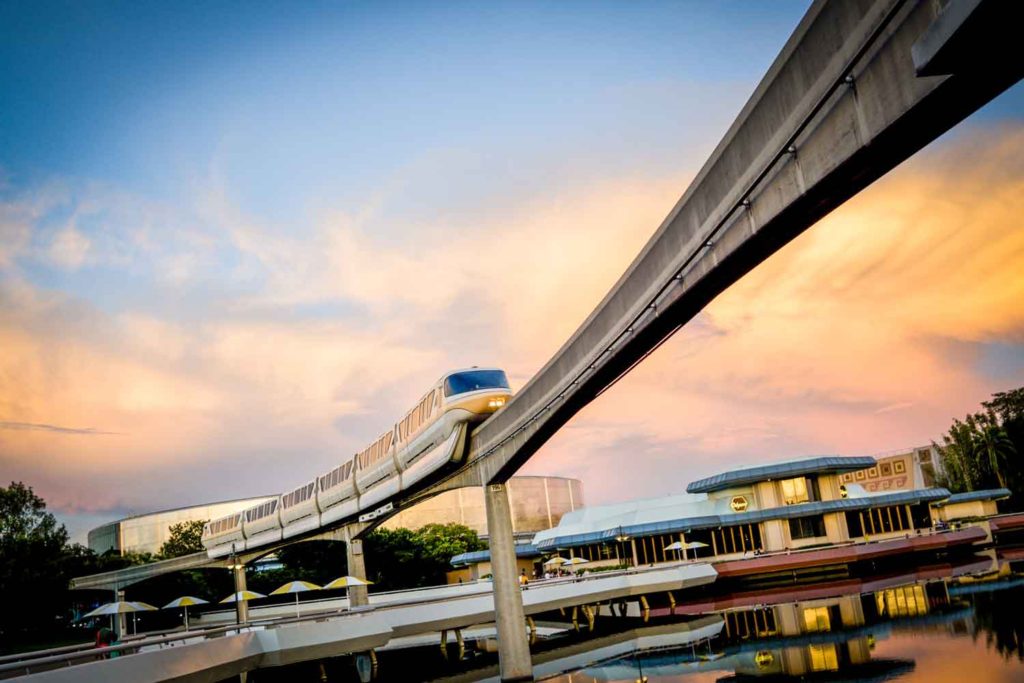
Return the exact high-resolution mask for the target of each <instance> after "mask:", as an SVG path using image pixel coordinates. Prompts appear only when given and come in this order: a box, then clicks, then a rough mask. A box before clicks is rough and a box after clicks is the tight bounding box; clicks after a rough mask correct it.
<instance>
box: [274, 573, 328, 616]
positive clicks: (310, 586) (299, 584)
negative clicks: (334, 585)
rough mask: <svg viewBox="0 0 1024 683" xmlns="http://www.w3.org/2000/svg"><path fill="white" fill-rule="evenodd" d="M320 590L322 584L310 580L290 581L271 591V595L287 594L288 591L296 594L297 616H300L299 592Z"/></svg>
mask: <svg viewBox="0 0 1024 683" xmlns="http://www.w3.org/2000/svg"><path fill="white" fill-rule="evenodd" d="M315 590H320V586H318V585H316V584H315V583H310V582H309V581H289V582H288V583H286V584H285V585H283V586H281V587H280V588H278V589H276V590H273V591H271V592H270V594H271V595H285V594H286V593H294V594H295V616H299V593H305V592H306V591H315Z"/></svg>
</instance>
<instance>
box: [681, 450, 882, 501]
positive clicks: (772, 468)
mask: <svg viewBox="0 0 1024 683" xmlns="http://www.w3.org/2000/svg"><path fill="white" fill-rule="evenodd" d="M876 464H877V463H876V461H875V459H874V458H872V457H871V456H857V457H852V458H851V457H845V456H838V455H825V456H821V457H818V458H807V459H804V460H796V461H793V462H777V463H774V464H771V465H758V466H756V467H745V468H743V469H739V470H732V471H730V472H723V473H722V474H716V475H715V476H713V477H708V478H707V479H698V480H697V481H694V482H690V485H689V486H687V487H686V492H687V493H709V492H711V491H721V490H722V489H727V488H732V487H733V486H743V485H745V484H755V483H757V482H759V481H767V480H770V479H788V478H789V477H798V476H800V475H802V474H814V473H816V472H854V471H856V470H863V469H867V468H868V467H874V466H875V465H876Z"/></svg>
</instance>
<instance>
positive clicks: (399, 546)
mask: <svg viewBox="0 0 1024 683" xmlns="http://www.w3.org/2000/svg"><path fill="white" fill-rule="evenodd" d="M363 547H364V550H365V552H366V558H367V560H366V562H367V574H369V575H370V576H369V578H370V579H371V580H372V581H374V583H375V584H376V588H377V590H394V589H401V588H418V587H421V586H434V585H437V584H441V583H444V582H445V579H446V578H447V577H446V574H447V572H448V571H449V570H450V569H451V559H452V556H454V555H458V554H460V553H464V552H470V551H472V550H483V549H485V548H486V547H487V544H486V543H484V542H483V541H481V540H480V537H479V536H477V533H476V532H475V531H473V530H472V529H470V528H469V527H467V526H464V525H462V524H427V525H426V526H424V527H421V528H420V529H417V530H416V531H412V530H410V529H401V528H399V529H376V530H375V531H373V532H372V533H370V534H368V535H367V537H366V540H365V542H364V544H363Z"/></svg>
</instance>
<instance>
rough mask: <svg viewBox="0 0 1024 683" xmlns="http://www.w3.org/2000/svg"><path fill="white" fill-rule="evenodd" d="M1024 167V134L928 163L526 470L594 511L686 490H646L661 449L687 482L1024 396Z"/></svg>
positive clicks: (872, 447) (799, 244)
mask: <svg viewBox="0 0 1024 683" xmlns="http://www.w3.org/2000/svg"><path fill="white" fill-rule="evenodd" d="M1022 159H1024V129H1022V128H1020V127H1019V126H1018V127H1013V128H1007V129H999V130H995V131H985V130H973V131H971V132H970V133H969V134H964V135H963V136H962V137H961V138H960V139H959V140H958V141H957V142H955V143H954V144H947V145H945V146H940V147H937V148H933V149H930V150H927V151H925V152H924V153H922V154H921V155H919V156H918V157H917V158H915V159H913V160H911V161H910V162H909V163H907V164H905V165H904V166H903V167H901V168H899V169H897V170H896V171H894V172H893V173H891V174H890V175H889V176H887V177H886V178H883V179H882V180H880V181H879V182H878V183H876V184H875V185H874V186H872V187H871V188H868V189H867V190H866V191H864V192H863V193H862V194H861V195H859V196H858V197H856V198H854V199H853V200H851V201H850V202H848V203H847V204H846V205H844V206H843V207H841V208H840V209H838V210H837V211H835V212H834V213H833V214H831V215H830V216H828V217H826V218H825V219H824V220H822V221H821V222H820V223H819V224H818V225H816V226H815V227H813V228H812V229H810V230H809V231H807V232H806V233H804V234H803V235H802V236H801V237H799V238H798V239H796V240H794V241H793V242H792V243H791V244H789V245H788V246H787V247H785V248H784V249H783V250H781V251H780V252H779V253H778V254H776V255H775V256H773V257H772V258H771V259H769V260H768V261H766V262H765V263H763V264H762V265H761V266H759V267H758V268H757V269H756V270H754V271H753V272H751V273H750V274H748V275H747V276H746V277H745V278H743V280H741V281H740V282H739V283H737V284H736V285H734V286H733V287H732V288H730V289H729V290H728V291H726V292H725V293H724V294H722V295H721V296H719V297H718V298H717V299H716V300H715V301H714V302H712V303H711V304H710V305H709V306H708V307H707V309H706V310H705V311H704V313H702V314H701V316H699V317H698V318H697V319H696V320H695V321H694V322H692V323H690V325H688V326H686V327H684V328H683V330H682V331H681V332H680V333H679V334H677V335H676V336H675V337H674V338H673V339H672V340H670V341H669V342H668V343H666V344H665V345H664V346H663V347H662V348H661V349H660V350H659V351H658V352H656V353H655V354H654V355H653V356H652V357H651V358H650V359H648V360H647V361H646V362H645V363H644V364H642V365H641V366H639V367H638V368H637V369H636V370H634V372H633V373H632V374H631V375H629V376H628V377H626V378H625V379H624V380H623V381H622V382H620V384H619V385H617V386H616V387H614V388H613V389H612V390H611V391H609V392H606V393H605V394H604V395H603V396H602V397H601V398H600V399H599V400H598V401H596V402H595V403H594V404H592V405H591V406H589V407H588V408H587V409H586V410H585V411H584V412H583V413H581V415H580V416H578V417H577V418H576V419H575V420H574V421H573V422H572V423H571V425H570V427H571V428H570V429H567V430H564V431H563V432H562V433H561V434H560V435H558V436H557V437H556V438H555V439H553V440H552V442H551V443H550V444H549V445H548V446H546V447H545V448H544V449H543V451H542V452H541V454H540V455H539V456H538V457H537V458H536V459H535V460H534V461H531V463H530V464H529V465H528V466H527V470H528V471H530V472H534V473H537V472H543V471H551V470H554V471H556V472H557V473H559V474H565V475H569V476H580V474H582V475H583V476H584V478H585V481H586V482H587V486H588V495H590V496H591V500H594V499H601V498H605V497H608V498H615V497H622V496H621V493H620V492H621V491H622V490H628V491H631V492H634V493H636V492H639V491H644V492H645V493H659V492H664V491H667V490H674V489H671V485H670V484H668V483H663V481H664V479H663V477H664V472H667V471H670V466H669V465H668V464H665V465H664V467H663V468H662V470H660V472H659V474H658V475H657V476H654V477H653V478H650V479H644V478H643V477H644V476H647V475H650V474H651V472H650V471H648V470H649V468H644V469H642V470H640V471H641V475H636V476H635V475H634V472H637V471H638V470H637V467H636V466H634V464H633V463H636V462H639V461H640V460H641V456H640V455H637V456H636V457H633V453H634V452H640V453H644V454H647V453H650V452H651V451H652V445H651V444H652V443H653V444H657V449H658V450H659V451H663V452H667V453H670V454H672V456H671V460H672V465H673V466H675V467H676V468H677V470H678V472H679V476H685V477H686V478H689V479H692V478H695V477H698V476H704V475H707V474H712V473H715V472H717V471H721V470H722V469H727V468H728V467H731V466H734V465H735V464H737V463H740V462H756V461H759V460H761V461H763V460H771V459H781V458H789V457H796V456H801V455H808V454H815V453H842V454H854V453H873V452H882V451H888V450H892V449H895V448H902V447H905V446H913V445H915V444H921V443H927V442H928V441H930V440H932V439H937V438H938V437H939V435H940V434H941V432H942V431H944V430H945V428H946V427H947V426H948V423H949V421H950V419H951V418H952V417H953V416H956V415H962V414H963V413H965V412H967V411H969V410H973V409H976V407H977V404H978V402H979V401H981V400H983V399H985V398H987V396H988V395H989V394H990V393H992V392H993V391H998V390H1004V389H1007V388H1010V387H1013V386H1019V385H1020V384H1024V308H1022V307H1021V306H1020V301H1022V300H1024V232H1021V230H1020V225H1019V216H1020V215H1021V214H1022V212H1024V163H1022V161H1021V160H1022ZM708 326H711V328H712V329H714V330H715V335H714V336H713V337H711V338H708V336H707V334H706V331H705V330H706V329H707V327H708ZM990 346H991V347H994V348H997V349H998V350H999V357H1000V364H999V367H1000V369H1001V370H1002V371H1003V372H1002V374H1000V375H996V376H994V375H993V373H991V372H988V371H985V370H984V368H983V366H984V365H989V364H990V363H988V362H987V361H986V359H985V357H984V355H983V354H984V352H985V349H986V348H987V347H990ZM1010 349H1012V351H1011V350H1010ZM1014 358H1015V359H1016V361H1015V362H1013V361H1012V359H1014ZM624 432H629V433H634V434H640V435H643V436H644V439H643V441H638V443H637V444H636V446H635V448H633V447H630V445H629V444H628V442H626V443H622V442H620V441H619V440H618V439H617V435H618V434H621V433H624ZM600 435H606V438H602V437H601V436H600ZM609 443H610V444H613V446H612V447H607V446H606V444H609ZM623 453H628V454H629V455H628V456H627V457H629V459H630V463H631V465H630V467H629V468H622V467H621V466H620V465H619V461H620V459H621V458H622V457H623V455H622V454H623ZM610 472H615V475H614V476H610V475H609V473H610ZM652 487H653V488H652Z"/></svg>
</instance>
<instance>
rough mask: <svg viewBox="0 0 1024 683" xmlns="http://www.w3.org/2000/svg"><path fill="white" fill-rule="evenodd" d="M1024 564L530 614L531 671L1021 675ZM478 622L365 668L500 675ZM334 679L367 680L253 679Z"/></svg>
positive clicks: (944, 680) (710, 675) (969, 565)
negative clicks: (534, 635) (457, 641)
mask: <svg viewBox="0 0 1024 683" xmlns="http://www.w3.org/2000/svg"><path fill="white" fill-rule="evenodd" d="M1021 570H1024V563H1018V566H1016V567H1013V566H1011V565H1010V564H1008V563H1006V562H999V561H997V558H996V557H995V555H990V556H989V557H987V558H981V559H978V558H971V559H968V560H966V561H963V562H960V563H957V564H932V565H928V566H923V567H915V568H913V569H902V570H890V571H889V572H887V573H881V574H877V575H868V576H850V575H847V576H839V577H834V578H833V579H832V580H830V581H817V582H811V583H794V582H793V581H792V580H787V581H782V580H780V581H778V582H776V583H775V584H773V585H767V586H765V585H761V586H757V587H756V588H754V587H747V588H745V589H744V588H742V587H739V588H737V587H734V588H733V589H732V590H731V592H730V591H728V590H724V591H722V592H719V593H717V594H714V593H711V592H709V591H705V592H699V593H696V594H694V595H689V594H687V595H683V594H680V595H678V596H674V597H670V596H668V595H665V594H663V595H661V596H657V595H649V596H645V598H644V601H643V603H642V605H637V604H636V603H633V604H631V605H629V606H628V608H627V609H623V605H621V604H613V605H609V604H602V605H600V606H599V607H598V608H597V609H596V610H592V609H588V610H586V617H587V618H584V616H582V615H583V614H584V612H583V611H580V612H579V613H574V612H573V611H572V610H566V611H565V613H564V614H560V613H558V612H554V613H550V614H546V615H535V619H536V622H537V627H538V630H540V631H542V632H543V637H541V638H539V639H538V640H537V641H536V643H535V644H534V645H532V646H531V653H532V658H533V665H534V675H535V676H536V677H537V678H538V679H539V680H544V681H547V682H548V683H595V682H598V681H600V682H601V683H637V682H638V681H639V682H641V683H670V682H677V683H711V682H712V681H715V682H717V681H743V680H754V679H756V680H758V681H791V680H796V679H802V680H809V681H830V682H831V681H886V680H899V681H900V682H901V683H915V682H917V681H929V682H930V683H933V682H934V683H966V682H967V681H970V682H971V683H974V682H978V683H996V682H999V683H1004V682H1009V681H1024V617H1022V613H1021V610H1020V608H1019V605H1021V604H1022V602H1024V578H1020V577H1021V575H1020V571H1021ZM720 590H721V589H720ZM687 596H689V597H687ZM574 617H576V618H574ZM477 630H478V631H480V633H479V634H478V635H474V634H473V629H467V631H466V633H465V634H464V636H465V648H464V649H463V648H456V647H455V646H454V645H453V646H450V647H448V648H444V649H442V648H438V646H437V644H436V641H434V644H432V645H431V646H429V647H423V646H420V647H408V646H407V647H406V649H401V646H399V645H397V644H396V646H392V647H388V648H383V649H381V650H379V651H378V653H377V658H378V659H379V667H370V668H369V669H368V670H367V671H364V672H363V673H364V675H365V676H367V677H372V678H373V680H376V681H382V682H384V683H397V682H401V683H407V682H412V681H445V682H446V683H469V682H471V681H498V680H499V672H498V663H497V655H496V653H495V648H494V642H493V628H491V629H490V632H488V627H481V628H480V629H477ZM424 642H425V640H424ZM375 661H377V660H375ZM321 664H322V665H323V668H322V669H320V668H318V667H319V666H320V665H321ZM325 675H326V677H327V680H331V681H346V682H348V681H352V682H354V681H359V680H360V677H359V675H358V673H357V666H356V661H355V660H354V659H353V658H352V657H339V658H334V659H330V660H324V661H323V662H319V663H304V664H302V665H296V666H295V667H281V668H278V669H265V670H258V671H256V672H253V674H252V675H251V676H250V681H252V682H254V683H273V682H276V681H291V680H321V679H322V677H323V676H325Z"/></svg>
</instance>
